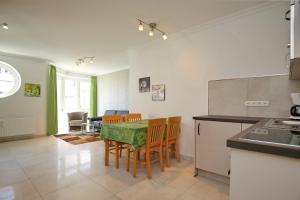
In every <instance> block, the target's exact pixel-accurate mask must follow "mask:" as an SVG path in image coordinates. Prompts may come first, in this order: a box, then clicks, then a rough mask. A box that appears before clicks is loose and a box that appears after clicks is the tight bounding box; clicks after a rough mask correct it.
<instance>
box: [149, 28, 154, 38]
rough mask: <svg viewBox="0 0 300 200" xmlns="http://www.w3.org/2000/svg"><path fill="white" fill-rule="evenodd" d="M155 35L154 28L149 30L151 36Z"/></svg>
mask: <svg viewBox="0 0 300 200" xmlns="http://www.w3.org/2000/svg"><path fill="white" fill-rule="evenodd" d="M153 35H154V32H153V29H151V30H150V31H149V36H151V37H153Z"/></svg>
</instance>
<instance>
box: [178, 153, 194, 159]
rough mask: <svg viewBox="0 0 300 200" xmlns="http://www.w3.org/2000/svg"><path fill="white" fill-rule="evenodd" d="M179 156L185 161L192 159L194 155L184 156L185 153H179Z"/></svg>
mask: <svg viewBox="0 0 300 200" xmlns="http://www.w3.org/2000/svg"><path fill="white" fill-rule="evenodd" d="M180 158H181V159H183V160H187V161H194V157H192V156H186V155H182V154H181V155H180Z"/></svg>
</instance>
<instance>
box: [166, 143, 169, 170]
mask: <svg viewBox="0 0 300 200" xmlns="http://www.w3.org/2000/svg"><path fill="white" fill-rule="evenodd" d="M165 151H166V153H165V154H166V166H167V167H170V155H169V143H167V142H166V146H165Z"/></svg>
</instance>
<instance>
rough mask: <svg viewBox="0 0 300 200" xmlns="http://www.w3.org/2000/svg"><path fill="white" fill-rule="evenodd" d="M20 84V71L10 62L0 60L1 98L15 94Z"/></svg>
mask: <svg viewBox="0 0 300 200" xmlns="http://www.w3.org/2000/svg"><path fill="white" fill-rule="evenodd" d="M20 86H21V77H20V74H19V72H18V71H17V70H16V69H15V68H14V67H13V66H11V65H10V64H8V63H5V62H2V61H0V98H4V97H8V96H11V95H13V94H14V93H16V92H17V91H18V90H19V89H20Z"/></svg>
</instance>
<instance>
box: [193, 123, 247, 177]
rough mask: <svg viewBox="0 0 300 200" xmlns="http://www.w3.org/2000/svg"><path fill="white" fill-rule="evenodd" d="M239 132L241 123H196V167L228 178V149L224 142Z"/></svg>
mask: <svg viewBox="0 0 300 200" xmlns="http://www.w3.org/2000/svg"><path fill="white" fill-rule="evenodd" d="M198 127H199V129H198ZM198 131H199V132H198ZM240 132H241V123H229V122H214V121H197V123H196V161H195V162H196V167H197V168H199V169H202V170H205V171H209V172H213V173H216V174H220V175H223V176H228V171H229V170H230V149H229V148H228V147H226V141H227V139H229V138H230V137H232V136H234V135H236V134H238V133H240Z"/></svg>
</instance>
